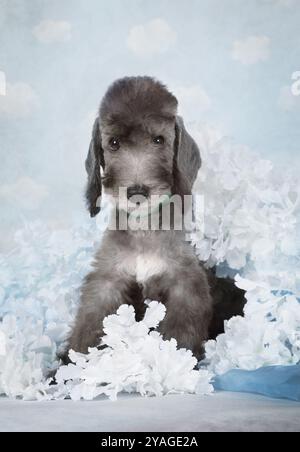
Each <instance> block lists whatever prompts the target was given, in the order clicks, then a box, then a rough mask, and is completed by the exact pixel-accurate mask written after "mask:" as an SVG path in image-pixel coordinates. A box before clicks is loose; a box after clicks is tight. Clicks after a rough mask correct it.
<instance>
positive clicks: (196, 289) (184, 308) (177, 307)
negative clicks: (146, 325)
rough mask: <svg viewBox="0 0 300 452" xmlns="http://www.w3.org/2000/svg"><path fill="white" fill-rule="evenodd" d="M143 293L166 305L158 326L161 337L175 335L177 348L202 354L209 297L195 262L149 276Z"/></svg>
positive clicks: (208, 320) (204, 280) (203, 276)
mask: <svg viewBox="0 0 300 452" xmlns="http://www.w3.org/2000/svg"><path fill="white" fill-rule="evenodd" d="M145 295H146V296H147V298H150V299H154V300H157V301H160V302H162V303H164V304H165V305H166V308H167V313H166V317H165V319H164V320H163V321H162V323H161V324H160V326H159V328H158V330H159V332H161V333H162V335H163V338H164V339H168V340H169V339H171V338H174V339H176V340H177V343H178V346H179V347H180V348H187V349H190V350H191V351H192V352H193V353H194V355H195V356H196V357H197V358H198V359H200V358H202V357H203V351H204V350H203V345H204V342H205V341H206V340H207V339H208V330H209V325H210V321H211V318H212V299H211V296H210V291H209V286H208V283H207V279H206V275H205V273H204V271H203V269H202V268H201V267H199V264H198V265H191V266H190V268H189V271H186V270H184V271H181V272H179V273H178V274H174V273H173V274H172V275H170V274H163V275H160V276H155V277H153V278H151V279H150V280H149V281H147V284H146V285H145Z"/></svg>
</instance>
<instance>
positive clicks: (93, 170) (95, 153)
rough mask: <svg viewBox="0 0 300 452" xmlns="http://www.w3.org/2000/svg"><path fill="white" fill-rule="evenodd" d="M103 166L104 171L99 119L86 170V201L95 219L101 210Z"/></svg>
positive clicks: (95, 126)
mask: <svg viewBox="0 0 300 452" xmlns="http://www.w3.org/2000/svg"><path fill="white" fill-rule="evenodd" d="M101 166H102V168H103V169H104V155H103V149H102V145H101V134H100V125H99V118H97V119H96V121H95V124H94V127H93V136H92V140H91V144H90V148H89V153H88V156H87V159H86V162H85V168H86V171H87V173H88V184H87V189H86V200H87V205H88V209H89V211H90V214H91V217H95V216H96V215H97V214H98V213H99V212H100V210H101V195H102V182H101V171H100V167H101Z"/></svg>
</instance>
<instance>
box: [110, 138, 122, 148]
mask: <svg viewBox="0 0 300 452" xmlns="http://www.w3.org/2000/svg"><path fill="white" fill-rule="evenodd" d="M109 146H110V149H111V150H112V151H118V150H119V149H120V141H119V140H118V138H111V140H109Z"/></svg>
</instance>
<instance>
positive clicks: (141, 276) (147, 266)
mask: <svg viewBox="0 0 300 452" xmlns="http://www.w3.org/2000/svg"><path fill="white" fill-rule="evenodd" d="M167 269H168V265H167V262H166V260H164V259H163V258H162V257H161V256H159V255H158V254H154V253H141V254H134V255H131V256H127V257H126V258H124V259H123V260H122V262H121V263H120V265H119V270H120V271H121V272H122V273H127V274H129V275H130V276H133V277H134V278H135V279H136V281H137V282H138V283H144V282H146V281H147V280H148V279H149V278H151V277H152V276H155V275H159V274H162V273H164V272H165V271H166V270H167Z"/></svg>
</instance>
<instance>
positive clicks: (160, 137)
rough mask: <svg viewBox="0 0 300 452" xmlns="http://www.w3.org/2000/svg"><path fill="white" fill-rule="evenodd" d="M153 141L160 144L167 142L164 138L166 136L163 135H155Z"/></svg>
mask: <svg viewBox="0 0 300 452" xmlns="http://www.w3.org/2000/svg"><path fill="white" fill-rule="evenodd" d="M153 143H154V144H158V145H160V146H161V145H163V144H164V143H165V139H164V137H162V136H161V135H160V136H158V137H154V138H153Z"/></svg>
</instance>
